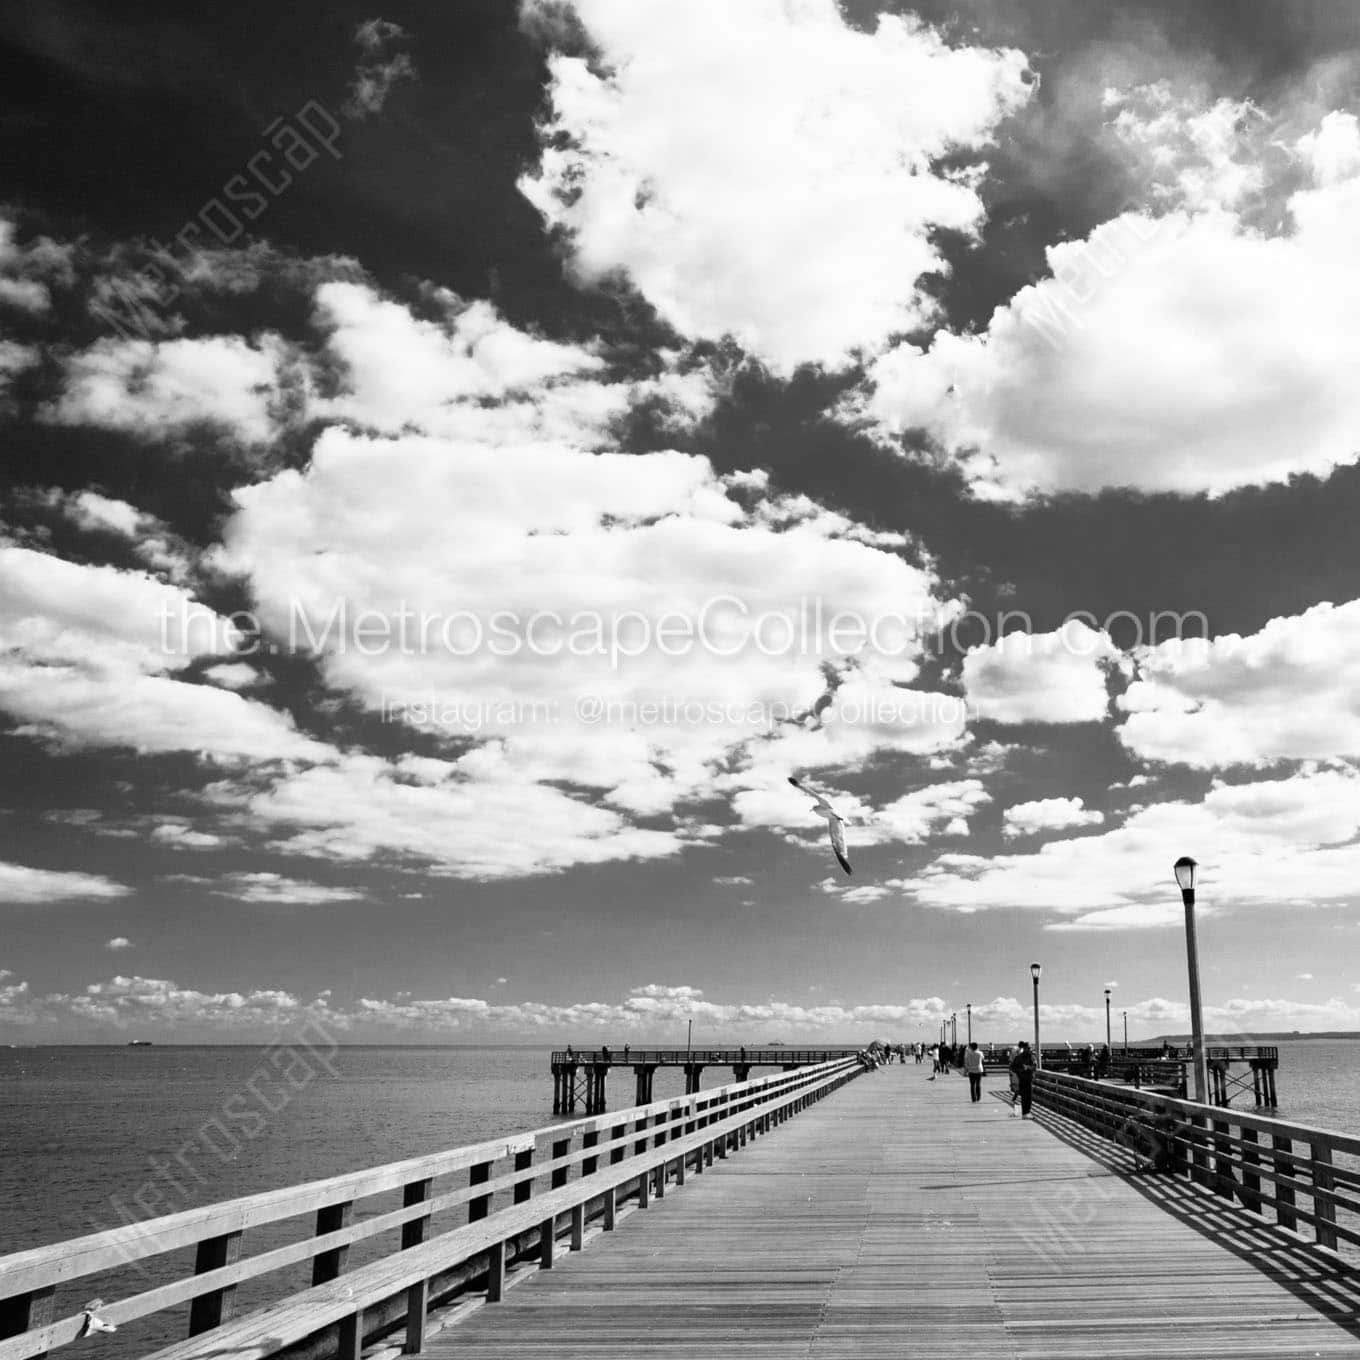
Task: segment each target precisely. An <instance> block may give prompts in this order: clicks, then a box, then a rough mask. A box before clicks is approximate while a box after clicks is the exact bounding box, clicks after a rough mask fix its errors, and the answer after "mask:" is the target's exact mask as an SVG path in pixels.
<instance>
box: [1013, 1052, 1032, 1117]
mask: <svg viewBox="0 0 1360 1360" xmlns="http://www.w3.org/2000/svg"><path fill="white" fill-rule="evenodd" d="M1011 1073H1012V1075H1013V1076H1014V1077H1015V1081H1014V1082H1013V1088H1014V1090H1015V1093H1016V1095H1017V1096H1019V1098H1020V1118H1021V1119H1028V1118H1029V1111H1030V1106H1031V1105H1032V1104H1033V1103H1034V1054H1033V1053H1031V1052H1030V1048H1029V1044H1028V1043H1027V1042H1026V1041H1025V1040H1024V1039H1021V1040H1020V1042H1019V1043H1018V1044H1017V1045H1016V1048H1015V1056H1014V1057H1013V1058H1012V1059H1011ZM1014 1113H1015V1101H1014V1098H1012V1101H1011V1114H1012V1115H1013V1114H1014Z"/></svg>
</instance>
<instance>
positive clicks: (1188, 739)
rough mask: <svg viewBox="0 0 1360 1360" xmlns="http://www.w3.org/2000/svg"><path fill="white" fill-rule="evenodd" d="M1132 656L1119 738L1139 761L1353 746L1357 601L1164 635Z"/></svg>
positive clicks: (1223, 760)
mask: <svg viewBox="0 0 1360 1360" xmlns="http://www.w3.org/2000/svg"><path fill="white" fill-rule="evenodd" d="M1136 664H1137V671H1136V678H1135V680H1134V682H1133V683H1132V684H1131V685H1130V686H1129V687H1128V689H1127V690H1126V691H1125V692H1124V693H1123V694H1122V695H1121V696H1120V697H1119V699H1118V706H1119V708H1121V709H1122V710H1124V711H1125V712H1126V713H1127V714H1128V715H1129V716H1128V717H1127V718H1126V719H1125V720H1124V722H1123V723H1122V724H1121V726H1120V728H1119V739H1120V740H1121V741H1122V742H1123V743H1124V745H1125V746H1127V747H1128V749H1129V750H1130V751H1132V752H1133V753H1134V754H1136V755H1138V756H1140V757H1142V758H1143V759H1144V760H1157V761H1165V762H1167V763H1172V764H1184V765H1192V766H1195V767H1197V768H1200V769H1223V768H1226V767H1229V766H1233V765H1258V766H1259V765H1267V764H1270V763H1272V762H1274V761H1278V760H1330V759H1335V758H1338V757H1342V756H1357V755H1360V697H1357V694H1356V689H1355V684H1354V677H1355V675H1356V673H1357V668H1360V600H1352V601H1351V602H1350V603H1348V604H1343V605H1331V604H1319V605H1315V606H1314V607H1313V608H1312V609H1309V610H1306V611H1305V612H1304V613H1302V614H1295V615H1291V616H1289V617H1286V618H1277V619H1272V620H1271V621H1270V622H1269V623H1267V624H1266V625H1265V627H1264V628H1262V629H1261V630H1260V631H1259V632H1257V633H1252V634H1250V635H1249V636H1247V637H1241V636H1239V635H1238V634H1236V633H1229V634H1226V635H1224V636H1222V637H1217V638H1214V639H1212V640H1207V639H1183V640H1176V639H1171V640H1168V641H1167V642H1163V643H1161V644H1160V645H1158V646H1156V647H1151V648H1146V649H1144V650H1142V651H1141V652H1140V653H1138V654H1137V656H1136Z"/></svg>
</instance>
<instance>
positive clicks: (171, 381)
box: [45, 335, 301, 444]
mask: <svg viewBox="0 0 1360 1360" xmlns="http://www.w3.org/2000/svg"><path fill="white" fill-rule="evenodd" d="M300 381H301V376H300V375H299V374H297V373H296V372H295V371H294V370H293V367H292V359H291V356H290V352H289V351H288V349H287V347H286V346H285V345H284V343H283V341H281V340H280V339H279V338H278V337H277V336H271V335H265V336H262V337H260V338H259V339H258V340H256V341H254V342H252V341H250V340H247V339H245V338H243V337H241V336H235V335H225V336H223V335H219V336H207V337H205V338H202V339H195V340H162V341H147V340H99V341H97V342H96V343H95V344H94V345H93V346H91V347H90V348H89V349H87V350H83V351H81V352H80V353H78V354H75V355H72V356H71V357H70V358H69V359H68V360H67V361H66V364H65V390H64V391H63V392H62V395H61V396H60V398H59V399H58V400H57V401H56V402H54V403H53V404H52V405H51V406H50V407H49V408H48V409H47V411H46V413H45V414H46V416H47V418H48V419H50V420H52V421H54V422H56V423H58V424H62V425H97V426H100V427H102V428H105V429H113V430H127V431H129V432H131V433H134V434H137V435H140V436H141V437H142V438H144V439H150V440H163V439H165V438H167V437H168V436H170V435H174V434H180V433H182V432H183V431H184V430H185V429H186V428H188V427H190V426H194V425H200V424H202V425H211V426H215V427H218V428H220V429H223V430H225V431H227V432H228V433H230V434H231V435H233V436H234V437H235V438H236V439H238V440H239V441H240V442H242V443H244V444H263V443H265V442H266V441H268V440H269V439H271V438H272V437H273V436H274V435H275V434H276V433H277V432H278V430H279V429H280V427H281V423H282V422H283V421H284V419H285V418H286V416H287V414H288V410H289V401H290V397H289V395H288V391H287V389H288V387H289V386H290V385H292V384H295V383H296V382H300Z"/></svg>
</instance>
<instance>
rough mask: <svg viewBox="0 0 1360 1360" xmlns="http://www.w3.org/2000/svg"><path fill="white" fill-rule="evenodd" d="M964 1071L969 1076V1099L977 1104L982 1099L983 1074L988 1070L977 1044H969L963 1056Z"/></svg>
mask: <svg viewBox="0 0 1360 1360" xmlns="http://www.w3.org/2000/svg"><path fill="white" fill-rule="evenodd" d="M963 1070H964V1072H965V1073H966V1074H967V1076H968V1098H969V1100H971V1101H972V1102H973V1103H974V1104H977V1102H978V1101H979V1100H981V1099H982V1074H983V1073H984V1072H985V1071H986V1070H987V1064H986V1063H985V1062H984V1061H983V1058H982V1050H981V1049H980V1048H979V1047H978V1046H977V1044H976V1043H971V1044H969V1045H968V1050H967V1052H965V1053H964V1055H963Z"/></svg>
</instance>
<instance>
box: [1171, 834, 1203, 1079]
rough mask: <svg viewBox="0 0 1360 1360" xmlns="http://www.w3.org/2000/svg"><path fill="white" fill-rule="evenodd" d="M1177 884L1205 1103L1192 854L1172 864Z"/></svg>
mask: <svg viewBox="0 0 1360 1360" xmlns="http://www.w3.org/2000/svg"><path fill="white" fill-rule="evenodd" d="M1172 867H1173V870H1174V872H1175V875H1176V884H1177V886H1178V887H1179V888H1180V890H1181V901H1182V902H1184V903H1185V957H1186V962H1187V964H1188V965H1189V969H1190V1046H1191V1059H1192V1062H1193V1064H1194V1069H1195V1099H1196V1100H1197V1101H1199V1102H1200V1104H1201V1105H1203V1104H1204V1103H1205V1102H1206V1099H1207V1096H1206V1094H1205V1093H1206V1091H1207V1090H1208V1087H1209V1080H1208V1070H1207V1068H1206V1066H1205V1062H1204V1020H1203V1017H1202V1015H1201V1014H1200V1004H1199V949H1198V947H1197V946H1196V944H1195V870H1196V869H1197V868H1198V867H1199V866H1198V865H1197V864H1196V863H1195V861H1194V860H1192V859H1191V858H1190V856H1189V855H1182V856H1181V857H1180V859H1178V860H1177V861H1176V863H1175V864H1174V865H1173V866H1172Z"/></svg>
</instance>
